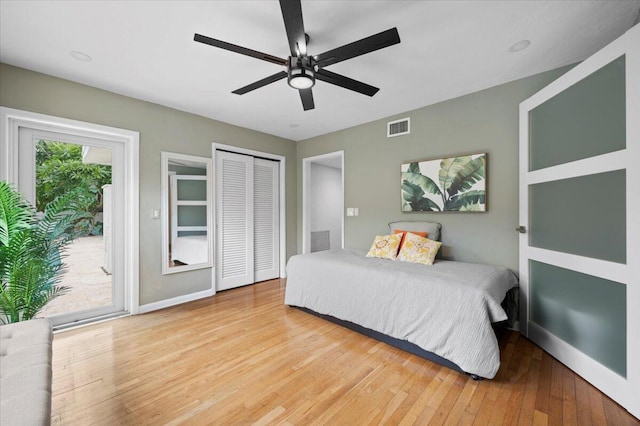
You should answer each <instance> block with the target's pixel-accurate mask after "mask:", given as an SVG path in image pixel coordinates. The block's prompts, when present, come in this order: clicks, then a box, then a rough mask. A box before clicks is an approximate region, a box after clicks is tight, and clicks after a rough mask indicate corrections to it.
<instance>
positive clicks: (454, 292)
mask: <svg viewBox="0 0 640 426" xmlns="http://www.w3.org/2000/svg"><path fill="white" fill-rule="evenodd" d="M516 285H517V278H516V276H515V275H514V274H513V272H511V271H510V270H509V269H506V268H503V267H498V266H491V265H480V264H471V263H462V262H452V261H445V260H437V261H436V263H435V264H434V265H433V266H426V265H420V264H415V263H408V262H401V261H394V260H386V259H377V258H367V257H365V254H364V253H362V252H360V251H356V250H331V251H324V252H318V253H312V254H305V255H297V256H293V257H292V258H291V259H289V262H288V264H287V286H286V294H285V303H286V304H287V305H290V306H299V307H304V308H308V309H311V310H313V311H315V312H318V313H321V314H325V315H331V316H333V317H335V318H339V319H342V320H345V321H350V322H353V323H356V324H359V325H362V326H364V327H367V328H370V329H372V330H375V331H378V332H380V333H384V334H386V335H389V336H392V337H395V338H397V339H402V340H408V341H409V342H411V343H414V344H416V345H418V346H420V347H422V348H423V349H426V350H428V351H431V352H433V353H435V354H437V355H440V356H441V357H444V358H446V359H448V360H450V361H452V362H454V363H456V364H457V365H458V366H460V368H462V369H463V370H464V371H466V372H467V373H471V374H477V375H478V376H481V377H485V378H493V377H495V375H496V373H497V371H498V368H499V367H500V353H499V348H498V341H497V339H496V336H495V334H494V331H493V329H492V327H491V323H492V322H496V321H502V320H505V319H507V315H506V313H505V312H504V310H503V309H502V307H501V306H500V303H501V301H502V300H503V299H504V297H505V294H506V293H507V291H508V290H509V289H510V288H512V287H515V286H516Z"/></svg>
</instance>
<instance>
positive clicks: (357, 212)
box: [353, 207, 360, 216]
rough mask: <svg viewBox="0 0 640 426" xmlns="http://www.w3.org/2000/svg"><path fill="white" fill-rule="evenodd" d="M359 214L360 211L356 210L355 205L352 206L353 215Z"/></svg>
mask: <svg viewBox="0 0 640 426" xmlns="http://www.w3.org/2000/svg"><path fill="white" fill-rule="evenodd" d="M359 214H360V211H359V210H358V208H357V207H354V208H353V215H354V216H358V215H359Z"/></svg>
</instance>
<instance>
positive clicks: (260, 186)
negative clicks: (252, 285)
mask: <svg viewBox="0 0 640 426" xmlns="http://www.w3.org/2000/svg"><path fill="white" fill-rule="evenodd" d="M278 164H279V163H278V162H277V161H271V160H263V159H260V158H256V159H255V161H254V168H253V182H254V188H253V189H254V192H253V200H254V203H253V217H254V219H253V220H254V228H253V235H254V249H253V250H254V263H255V265H254V271H255V281H265V280H271V279H274V278H278V277H279V276H280V271H279V269H280V268H279V266H280V244H279V242H280V238H279V234H280V228H279V222H280V220H279V214H280V213H279V211H280V210H279V205H278V204H279V203H278V201H279V199H280V197H279V196H278V187H279V182H278V175H279V167H278Z"/></svg>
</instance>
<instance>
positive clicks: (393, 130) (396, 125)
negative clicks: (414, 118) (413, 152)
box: [387, 117, 411, 138]
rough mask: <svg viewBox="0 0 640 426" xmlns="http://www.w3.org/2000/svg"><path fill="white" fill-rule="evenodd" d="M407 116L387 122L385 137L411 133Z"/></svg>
mask: <svg viewBox="0 0 640 426" xmlns="http://www.w3.org/2000/svg"><path fill="white" fill-rule="evenodd" d="M409 124H410V121H409V117H407V118H402V119H400V120H395V121H390V122H388V123H387V137H388V138H392V137H394V136H401V135H408V134H409V133H411V127H410V126H409Z"/></svg>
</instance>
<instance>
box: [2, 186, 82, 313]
mask: <svg viewBox="0 0 640 426" xmlns="http://www.w3.org/2000/svg"><path fill="white" fill-rule="evenodd" d="M77 199H78V193H77V192H76V191H71V192H69V193H67V194H65V195H62V196H59V197H57V198H55V199H54V200H53V201H51V202H50V203H49V204H48V205H47V207H46V208H45V209H44V213H38V212H36V209H35V208H33V206H31V205H30V204H29V203H28V202H27V201H26V200H25V198H24V197H23V196H22V194H20V193H19V192H17V191H16V190H15V189H13V188H12V187H11V186H10V185H9V184H8V183H7V182H5V181H0V323H12V322H18V321H26V320H29V319H32V318H33V317H34V316H35V315H36V314H37V313H38V312H39V311H40V309H42V307H43V306H45V305H46V304H47V303H48V302H49V300H51V299H52V298H54V297H56V296H58V295H59V294H62V293H63V292H65V291H66V290H67V289H66V288H65V287H61V286H58V285H57V284H58V283H59V280H60V273H61V271H62V269H63V264H62V259H61V256H62V252H63V249H64V247H65V246H66V245H67V244H68V243H69V242H70V241H71V240H72V239H73V238H74V236H75V234H76V233H75V231H74V228H75V226H74V224H76V223H78V221H79V220H81V219H82V215H83V213H79V212H78V211H79V207H78V205H77V204H76V200H77Z"/></svg>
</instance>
